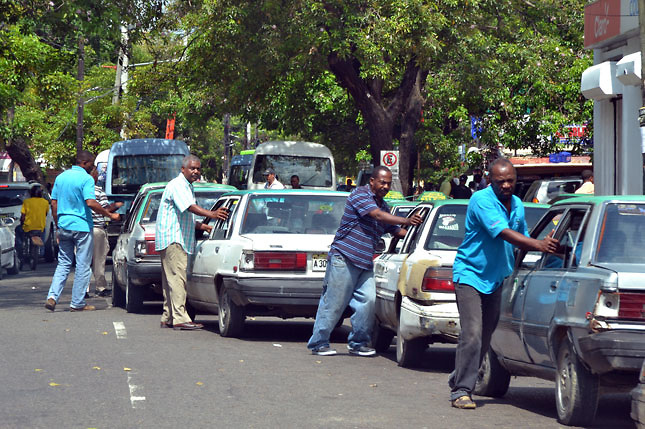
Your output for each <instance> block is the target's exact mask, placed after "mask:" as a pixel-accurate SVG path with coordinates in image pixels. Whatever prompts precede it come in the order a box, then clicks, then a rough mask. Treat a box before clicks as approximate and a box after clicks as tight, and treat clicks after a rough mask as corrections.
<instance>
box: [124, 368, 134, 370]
mask: <svg viewBox="0 0 645 429" xmlns="http://www.w3.org/2000/svg"><path fill="white" fill-rule="evenodd" d="M123 370H124V371H132V368H123Z"/></svg>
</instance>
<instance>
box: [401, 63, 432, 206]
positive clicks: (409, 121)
mask: <svg viewBox="0 0 645 429" xmlns="http://www.w3.org/2000/svg"><path fill="white" fill-rule="evenodd" d="M427 77H428V71H427V70H420V69H418V70H417V73H416V78H415V80H414V85H413V86H412V89H411V91H410V95H409V96H408V97H407V99H406V103H405V111H404V112H403V115H402V118H401V136H400V137H399V148H400V151H399V169H400V170H401V174H400V178H401V186H402V188H403V194H404V195H410V194H411V192H410V190H411V187H412V177H413V173H414V161H415V159H416V156H417V146H416V144H415V142H414V134H415V133H416V131H417V128H419V122H420V121H421V115H422V113H421V111H422V110H423V106H424V104H425V99H424V98H423V96H422V94H421V91H422V89H423V87H424V85H425V82H426V78H427ZM404 172H405V174H404Z"/></svg>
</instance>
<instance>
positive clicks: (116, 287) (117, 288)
mask: <svg viewBox="0 0 645 429" xmlns="http://www.w3.org/2000/svg"><path fill="white" fill-rule="evenodd" d="M114 271H115V270H114V269H113V270H112V307H122V308H123V307H125V292H124V291H123V289H122V288H121V284H120V283H119V282H118V280H117V279H116V273H115V272H114Z"/></svg>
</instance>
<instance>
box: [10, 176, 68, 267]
mask: <svg viewBox="0 0 645 429" xmlns="http://www.w3.org/2000/svg"><path fill="white" fill-rule="evenodd" d="M34 187H37V188H40V189H41V190H42V193H43V198H44V199H46V200H47V201H48V202H49V203H50V204H51V196H50V195H49V192H47V189H45V188H43V187H42V185H41V184H40V183H38V182H35V181H30V182H6V183H0V218H3V219H4V218H7V217H12V218H13V219H14V220H15V222H10V223H8V224H9V225H10V226H9V228H11V229H12V233H13V234H14V236H15V229H16V227H17V226H19V225H20V210H21V209H22V202H23V201H24V200H25V199H27V198H29V197H30V195H31V188H34ZM55 233H56V226H55V224H54V217H53V216H52V211H51V207H50V208H49V210H47V218H46V221H45V230H44V232H43V236H42V239H43V242H44V243H45V248H44V252H43V253H44V254H43V256H44V257H45V261H46V262H52V261H53V260H54V259H55V258H56V255H57V254H58V244H57V243H56V237H55ZM12 247H13V246H12ZM3 249H5V247H3Z"/></svg>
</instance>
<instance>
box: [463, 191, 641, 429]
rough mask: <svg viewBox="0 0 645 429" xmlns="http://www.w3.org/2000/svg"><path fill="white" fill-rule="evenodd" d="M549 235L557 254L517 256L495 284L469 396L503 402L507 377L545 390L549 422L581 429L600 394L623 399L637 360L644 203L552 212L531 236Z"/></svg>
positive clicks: (613, 202) (622, 200) (604, 202)
mask: <svg viewBox="0 0 645 429" xmlns="http://www.w3.org/2000/svg"><path fill="white" fill-rule="evenodd" d="M552 230H555V231H554V237H555V238H556V239H558V240H559V241H560V245H561V249H560V250H559V254H556V255H551V254H541V253H539V252H526V251H521V252H519V253H518V256H517V258H516V264H515V269H514V271H513V273H512V274H511V275H510V276H509V277H508V278H507V279H506V281H505V282H504V284H503V291H502V304H501V317H500V321H499V324H498V326H497V329H496V330H495V332H494V333H493V338H492V343H491V349H490V351H489V352H488V354H487V355H486V357H485V359H484V363H483V365H482V371H481V377H480V380H479V382H478V384H477V388H476V391H475V393H477V394H480V395H486V396H503V395H504V394H505V393H506V391H507V389H508V386H509V382H510V377H511V375H524V376H534V377H540V378H545V379H548V380H555V400H556V401H555V402H556V409H557V413H558V420H559V421H560V422H561V423H563V424H567V425H575V426H588V425H589V424H591V422H593V420H594V416H595V414H596V409H597V406H598V400H599V396H600V394H601V392H602V391H603V389H605V388H610V389H612V390H623V391H626V392H627V391H629V390H630V389H632V388H633V387H634V386H635V385H636V383H637V381H638V375H639V372H640V370H641V364H642V362H643V359H644V358H645V311H644V310H643V309H644V308H645V283H643V281H642V278H643V273H644V272H645V253H643V244H644V243H643V242H644V241H645V197H643V196H633V197H632V196H608V197H593V196H579V197H577V198H571V199H566V200H563V201H560V202H557V203H556V204H554V205H553V206H552V207H551V209H549V211H548V212H547V213H546V214H545V215H544V216H543V217H542V219H541V220H540V222H539V223H538V224H537V226H536V227H535V228H534V229H533V230H532V231H531V236H533V237H534V238H538V239H539V238H542V237H544V236H545V235H546V234H548V233H549V232H551V231H552ZM536 256H537V259H536ZM536 261H537V262H536Z"/></svg>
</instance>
